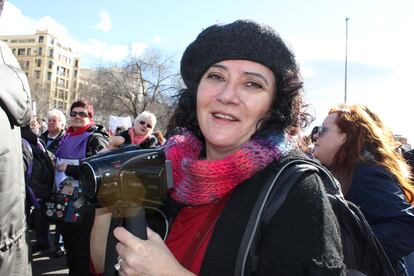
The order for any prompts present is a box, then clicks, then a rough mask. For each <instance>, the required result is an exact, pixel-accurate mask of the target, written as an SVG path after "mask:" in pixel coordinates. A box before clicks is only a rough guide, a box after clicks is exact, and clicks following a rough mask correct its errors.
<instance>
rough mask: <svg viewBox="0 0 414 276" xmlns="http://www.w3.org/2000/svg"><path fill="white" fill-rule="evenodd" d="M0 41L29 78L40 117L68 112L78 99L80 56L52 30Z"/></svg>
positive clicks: (15, 36)
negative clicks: (55, 112)
mask: <svg viewBox="0 0 414 276" xmlns="http://www.w3.org/2000/svg"><path fill="white" fill-rule="evenodd" d="M0 40H2V41H4V42H5V43H7V44H8V46H9V47H10V48H11V50H12V52H13V54H14V55H15V56H16V58H17V60H18V62H19V63H20V66H21V67H22V69H23V71H24V72H25V73H26V75H27V78H28V80H29V85H30V89H31V92H32V98H33V102H35V106H36V109H37V110H36V111H37V115H38V116H40V117H43V116H45V114H46V113H47V111H48V110H50V109H52V108H58V109H61V110H63V111H65V112H66V111H67V110H68V109H69V107H70V104H71V103H72V102H73V101H74V100H75V99H77V98H78V86H79V56H78V55H76V54H75V53H74V52H73V51H72V49H71V48H70V47H68V46H67V45H62V44H61V43H60V42H59V39H58V38H57V37H56V36H54V35H52V34H50V33H49V32H48V30H38V31H36V33H35V34H33V35H4V36H0Z"/></svg>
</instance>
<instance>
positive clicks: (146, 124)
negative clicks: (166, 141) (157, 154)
mask: <svg viewBox="0 0 414 276" xmlns="http://www.w3.org/2000/svg"><path fill="white" fill-rule="evenodd" d="M156 123H157V118H156V117H155V115H154V114H153V113H151V112H149V111H144V112H141V113H140V114H138V116H137V117H136V118H135V120H134V124H133V125H132V127H131V128H129V129H127V130H125V131H123V132H121V133H120V134H119V136H112V137H111V138H110V139H109V148H118V147H120V146H121V145H129V144H133V145H139V146H140V147H141V148H143V149H150V148H155V146H156V145H157V142H158V140H157V138H156V137H155V136H154V135H153V130H154V127H155V124H156Z"/></svg>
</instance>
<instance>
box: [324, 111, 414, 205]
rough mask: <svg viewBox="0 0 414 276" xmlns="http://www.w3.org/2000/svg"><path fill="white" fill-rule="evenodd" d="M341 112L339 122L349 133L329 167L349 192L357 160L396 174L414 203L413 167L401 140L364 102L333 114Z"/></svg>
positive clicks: (407, 195) (401, 185)
mask: <svg viewBox="0 0 414 276" xmlns="http://www.w3.org/2000/svg"><path fill="white" fill-rule="evenodd" d="M333 113H335V114H337V117H336V125H337V126H338V127H339V129H340V131H341V132H342V133H346V135H347V138H346V141H345V143H344V144H343V145H342V146H341V148H340V149H339V150H338V152H337V153H336V155H335V157H334V158H333V162H332V165H331V166H329V169H330V170H331V171H332V173H333V174H334V175H335V176H336V177H337V178H338V180H339V181H340V182H341V184H342V185H343V191H344V193H345V194H346V193H347V191H348V189H349V186H350V184H351V181H352V175H353V170H354V166H355V164H356V163H357V162H367V163H374V164H377V165H378V166H380V167H382V168H383V169H385V170H386V171H388V172H389V173H390V174H392V175H393V176H394V177H395V179H396V180H397V182H398V184H399V185H400V187H401V189H402V191H403V192H404V196H405V198H406V200H407V201H408V202H409V203H411V204H413V201H414V187H413V186H412V184H411V174H410V169H409V166H408V164H407V163H406V161H405V160H404V158H403V156H402V155H401V154H400V153H399V152H398V151H397V147H398V146H399V143H398V142H397V141H396V140H395V139H394V136H393V134H392V132H391V130H390V129H388V128H386V127H385V125H384V124H383V122H382V120H381V119H380V118H379V116H378V115H377V114H375V113H374V112H372V111H371V110H369V109H368V107H366V106H363V105H357V104H355V105H339V106H337V107H334V108H332V109H331V110H330V111H329V114H333Z"/></svg>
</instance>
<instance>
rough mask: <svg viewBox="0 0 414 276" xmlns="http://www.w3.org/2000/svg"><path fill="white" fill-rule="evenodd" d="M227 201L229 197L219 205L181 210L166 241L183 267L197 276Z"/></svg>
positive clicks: (186, 207) (187, 207)
mask: <svg viewBox="0 0 414 276" xmlns="http://www.w3.org/2000/svg"><path fill="white" fill-rule="evenodd" d="M227 199H228V197H226V198H224V199H223V200H221V201H220V202H218V203H209V204H205V205H201V206H196V207H189V206H184V207H183V208H181V210H180V212H179V213H178V215H177V217H176V218H175V219H174V223H173V225H172V228H171V231H170V233H169V235H168V237H167V239H166V241H165V243H166V245H167V246H168V248H169V249H170V250H171V252H172V253H173V254H174V256H175V258H176V259H177V260H178V261H179V262H180V263H181V265H182V266H184V267H185V268H186V269H188V270H190V271H191V272H193V273H195V274H196V275H198V274H199V273H200V269H201V264H202V262H203V259H204V254H205V252H206V249H207V246H208V243H209V241H210V238H211V235H212V233H213V229H214V226H215V224H216V221H217V219H218V217H219V216H220V214H221V211H222V210H223V208H224V206H225V205H226V202H227Z"/></svg>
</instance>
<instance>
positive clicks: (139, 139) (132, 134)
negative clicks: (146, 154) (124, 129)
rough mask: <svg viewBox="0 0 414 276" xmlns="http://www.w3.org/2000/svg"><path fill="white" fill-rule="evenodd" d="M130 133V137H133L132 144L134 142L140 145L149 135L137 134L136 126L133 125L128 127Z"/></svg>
mask: <svg viewBox="0 0 414 276" xmlns="http://www.w3.org/2000/svg"><path fill="white" fill-rule="evenodd" d="M128 134H129V137H130V138H131V144H134V145H140V144H141V143H142V142H144V141H145V140H146V139H147V138H148V136H149V135H145V136H143V135H135V132H134V128H133V127H131V128H130V129H128ZM148 134H149V133H148Z"/></svg>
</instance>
